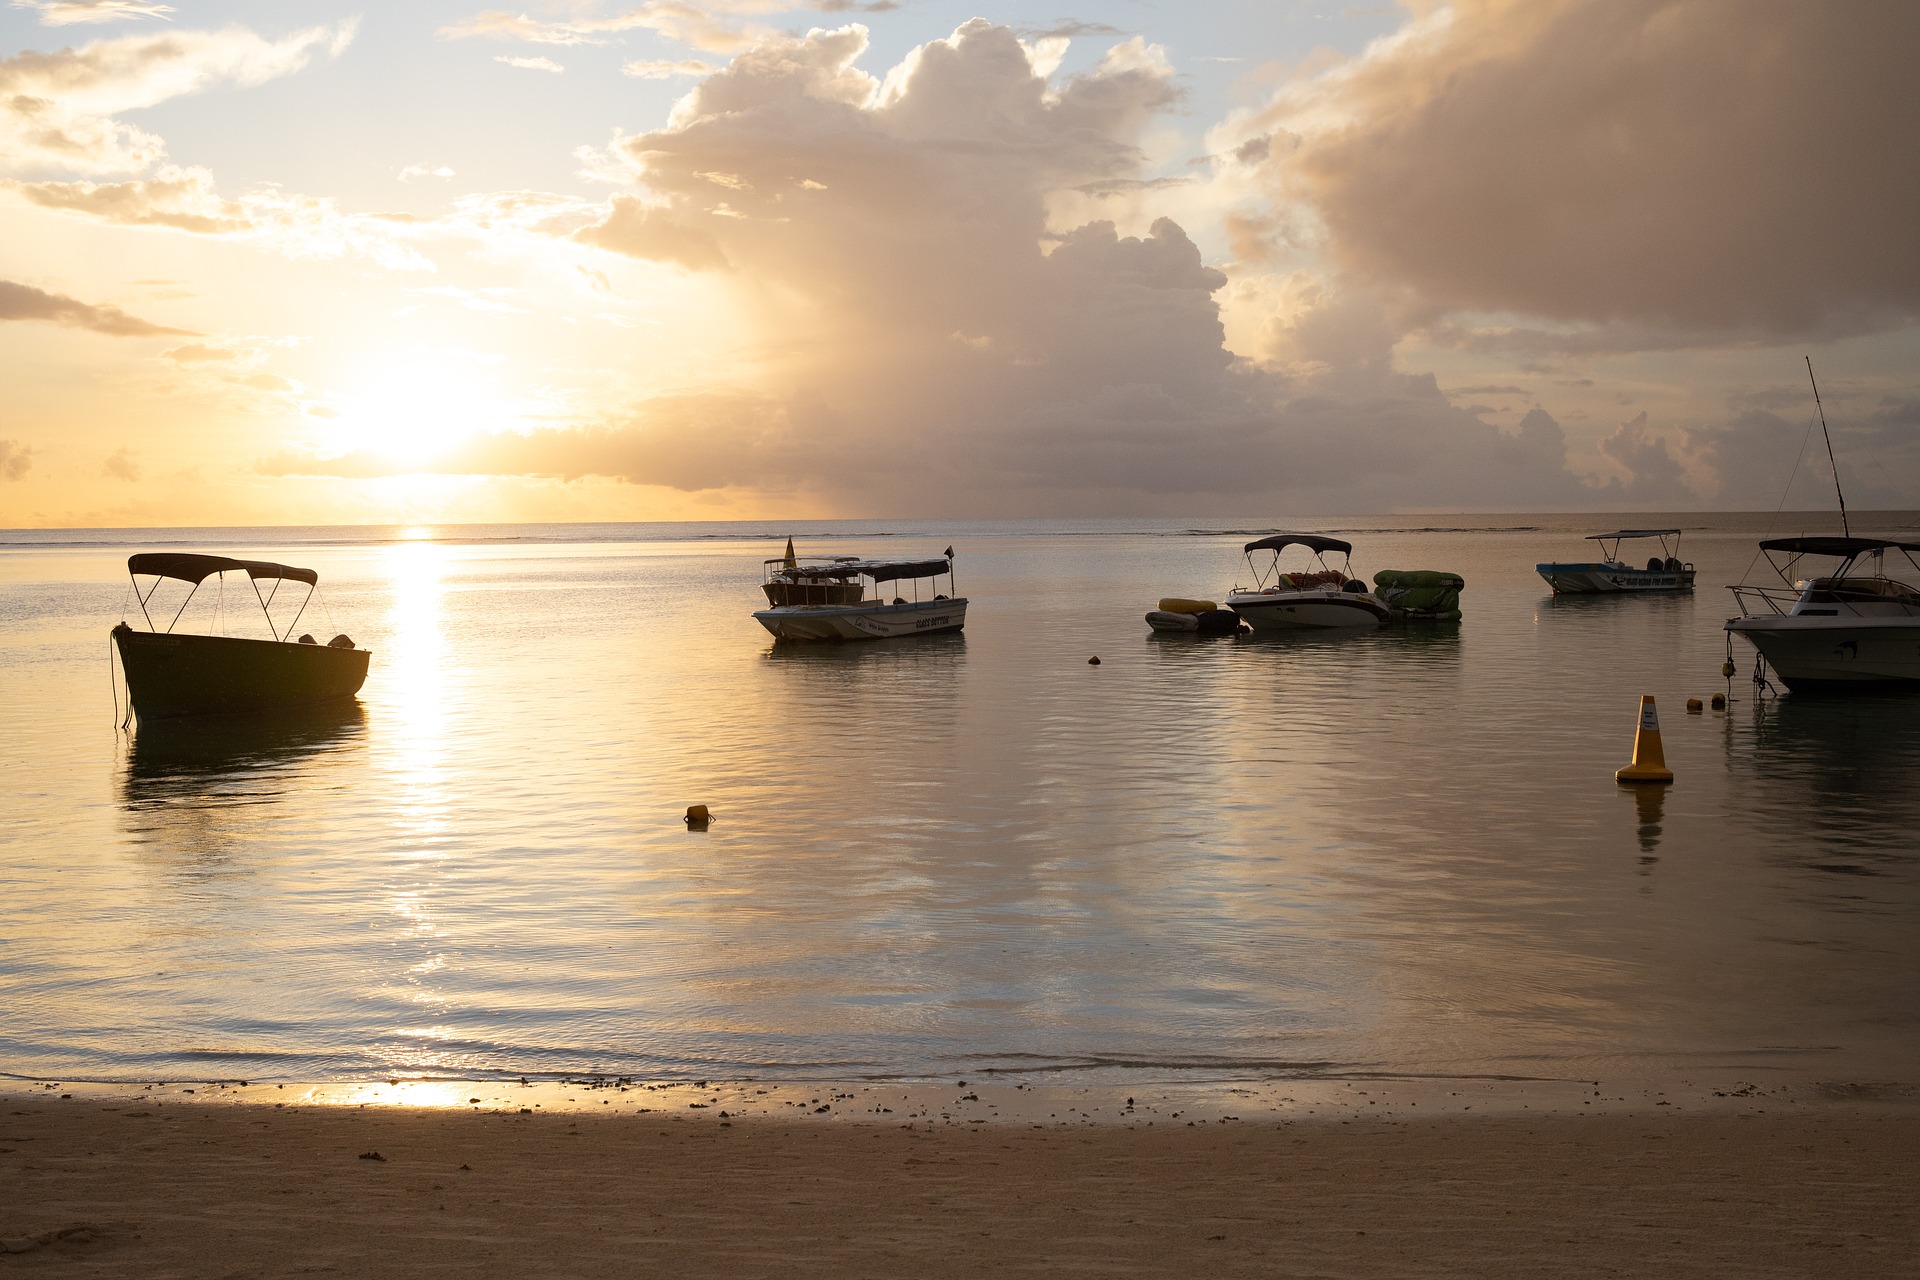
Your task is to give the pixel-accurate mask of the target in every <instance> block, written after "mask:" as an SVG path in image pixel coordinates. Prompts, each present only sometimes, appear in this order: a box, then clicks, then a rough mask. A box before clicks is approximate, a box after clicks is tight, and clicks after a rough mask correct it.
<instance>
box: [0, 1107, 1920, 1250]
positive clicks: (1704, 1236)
mask: <svg viewBox="0 0 1920 1280" xmlns="http://www.w3.org/2000/svg"><path fill="white" fill-rule="evenodd" d="M190 1087H196V1088H197V1086H190ZM529 1087H530V1088H531V1087H532V1086H529ZM975 1087H976V1086H972V1085H970V1087H969V1090H968V1092H973V1091H974V1089H975ZM249 1088H251V1086H249ZM1589 1089H1590V1086H1589ZM948 1091H949V1092H950V1091H951V1086H949V1089H948ZM61 1092H65V1093H74V1090H72V1089H70V1088H66V1089H62V1090H60V1091H57V1092H56V1091H50V1090H42V1091H41V1092H40V1093H39V1094H38V1095H26V1094H22V1093H20V1092H18V1091H15V1092H11V1093H9V1094H8V1095H7V1096H6V1097H5V1098H3V1099H0V1185H5V1186H7V1187H8V1192H9V1193H8V1195H7V1196H6V1197H4V1199H3V1200H0V1270H4V1269H6V1268H9V1267H17V1268H19V1269H20V1270H21V1272H22V1273H25V1272H27V1271H30V1270H35V1269H38V1268H41V1267H48V1268H51V1267H59V1268H61V1269H62V1270H63V1273H66V1274H83V1275H101V1276H108V1275H111V1276H142V1277H146V1276H151V1277H162V1276H187V1275H195V1276H198V1275H218V1276H235V1277H238V1276H256V1275H258V1276H268V1275H271V1276H280V1275H292V1274H298V1273H337V1274H344V1275H354V1276H367V1277H373V1278H375V1280H383V1278H385V1277H389V1276H391V1277H396V1278H397V1277H401V1276H405V1277H409V1278H413V1277H438V1276H481V1275H500V1274H516V1275H530V1276H544V1275H564V1276H603V1275H604V1276H630V1275H633V1274H636V1273H642V1274H650V1273H656V1272H657V1273H660V1274H673V1275H676V1276H688V1277H695V1278H696V1280H697V1278H699V1277H706V1276H714V1277H719V1276H729V1277H731V1276H762V1275H764V1276H774V1275H781V1276H790V1275H819V1276H931V1277H947V1276H952V1277H963V1276H966V1277H971V1276H977V1275H981V1274H984V1273H988V1272H1010V1273H1014V1274H1032V1275H1055V1274H1060V1273H1062V1272H1065V1271H1083V1272H1092V1273H1095V1274H1100V1275H1111V1276H1126V1275H1139V1276H1150V1275H1153V1276H1158V1275H1167V1274H1170V1273H1173V1272H1175V1271H1177V1270H1199V1271H1200V1272H1202V1273H1203V1274H1207V1275H1209V1276H1214V1275H1218V1276H1241V1275H1245V1276H1256V1275H1258V1276H1273V1275H1299V1276H1320V1275H1340V1276H1361V1277H1370V1276H1425V1275H1434V1276H1439V1275H1461V1274H1470V1275H1476V1276H1506V1275H1514V1276H1519V1275H1537V1274H1543V1273H1547V1274H1554V1275H1560V1276H1587V1275H1593V1276H1599V1275H1608V1274H1618V1273H1620V1272H1621V1271H1626V1272H1629V1273H1632V1274H1659V1275H1663V1276H1669V1275H1670V1276H1723V1275H1724V1276H1735V1275H1738V1276H1743V1277H1768V1276H1811V1275H1822V1274H1848V1275H1854V1276H1870V1277H1877V1276H1882V1275H1884V1276H1895V1275H1911V1274H1912V1259H1913V1257H1914V1256H1915V1255H1916V1253H1920V1210H1917V1209H1916V1208H1915V1207H1914V1205H1913V1203H1912V1198H1911V1192H1910V1185H1911V1178H1912V1174H1913V1172H1914V1170H1915V1167H1916V1163H1917V1161H1916V1157H1915V1156H1914V1154H1913V1153H1914V1152H1915V1151H1916V1150H1920V1106H1916V1105H1915V1104H1913V1103H1912V1102H1911V1101H1904V1100H1903V1101H1898V1102H1893V1101H1886V1102H1863V1101H1849V1100H1844V1099H1829V1100H1827V1101H1824V1102H1805V1103H1799V1102H1795V1103H1791V1104H1788V1103H1783V1102H1782V1101H1781V1099H1780V1098H1779V1097H1778V1096H1777V1095H1770V1096H1767V1097H1753V1096H1749V1097H1746V1098H1738V1099H1720V1100H1718V1101H1719V1102H1721V1103H1722V1104H1723V1106H1722V1107H1721V1109H1717V1110H1706V1109H1695V1110H1682V1109H1679V1108H1676V1107H1666V1108H1660V1109H1659V1110H1658V1111H1654V1110H1652V1109H1651V1108H1641V1109H1639V1110H1637V1111H1633V1112H1628V1111H1624V1110H1621V1111H1615V1112H1599V1113H1595V1112H1592V1111H1590V1110H1587V1109H1584V1108H1582V1109H1580V1110H1570V1109H1561V1110H1557V1111H1553V1112H1551V1113H1549V1112H1547V1111H1544V1110H1543V1111H1540V1112H1537V1113H1525V1112H1515V1111H1512V1110H1502V1111H1490V1110H1484V1111H1483V1110H1478V1109H1476V1110H1475V1111H1474V1112H1473V1113H1471V1114H1468V1113H1466V1112H1464V1110H1462V1111H1458V1112H1454V1113H1449V1114H1440V1113H1439V1112H1437V1111H1436V1112H1432V1113H1427V1114H1416V1113H1414V1112H1413V1109H1412V1107H1411V1106H1410V1105H1409V1106H1407V1107H1405V1108H1404V1109H1402V1108H1399V1107H1391V1106H1390V1107H1388V1108H1381V1107H1379V1106H1378V1105H1377V1104H1378V1103H1379V1102H1380V1101H1381V1099H1380V1098H1377V1097H1373V1096H1368V1097H1367V1098H1366V1099H1364V1102H1365V1103H1366V1104H1373V1105H1352V1106H1347V1107H1345V1108H1342V1109H1341V1111H1340V1113H1339V1114H1335V1113H1334V1112H1332V1111H1329V1112H1326V1113H1325V1114H1318V1113H1316V1114H1314V1115H1311V1116H1308V1115H1304V1114H1301V1115H1292V1116H1288V1115H1280V1116H1278V1117H1277V1118H1276V1117H1275V1116H1272V1115H1262V1116H1260V1117H1259V1118H1257V1119H1256V1118H1254V1116H1253V1115H1251V1114H1250V1115H1248V1116H1245V1117H1242V1119H1241V1120H1240V1121H1239V1122H1230V1121H1228V1120H1226V1119H1225V1117H1224V1116H1222V1117H1213V1118H1209V1119H1207V1120H1206V1121H1205V1122H1203V1121H1202V1118H1201V1117H1200V1116H1198V1115H1194V1116H1187V1115H1185V1114H1183V1116H1182V1117H1181V1119H1180V1120H1179V1121H1171V1118H1170V1117H1168V1118H1166V1119H1159V1118H1155V1117H1149V1119H1152V1120H1153V1123H1149V1122H1148V1120H1144V1119H1142V1118H1141V1111H1140V1110H1139V1109H1138V1108H1136V1112H1135V1114H1134V1115H1133V1116H1131V1117H1128V1118H1127V1120H1126V1122H1124V1123H1105V1122H1100V1121H1099V1120H1096V1119H1094V1118H1092V1117H1094V1116H1098V1115H1100V1114H1101V1113H1098V1112H1096V1111H1095V1110H1094V1108H1093V1107H1092V1106H1087V1107H1084V1108H1081V1109H1080V1110H1081V1111H1082V1112H1085V1113H1087V1116H1086V1118H1084V1119H1082V1118H1080V1117H1076V1119H1075V1120H1074V1121H1066V1120H1059V1119H1057V1118H1056V1120H1055V1121H1054V1122H1052V1123H1047V1122H1043V1121H1034V1120H1030V1119H1029V1120H1027V1121H1025V1122H1024V1123H1021V1122H1014V1121H1013V1118H1012V1117H1010V1116H1003V1117H1002V1122H1001V1123H979V1122H977V1121H978V1120H979V1119H980V1118H979V1117H967V1118H963V1117H961V1116H960V1115H958V1114H956V1113H955V1112H954V1111H953V1110H952V1109H951V1108H950V1109H949V1112H948V1115H949V1116H950V1117H951V1118H950V1119H949V1120H947V1121H942V1120H941V1118H940V1116H939V1113H937V1112H935V1113H931V1114H930V1115H929V1116H925V1117H920V1116H915V1117H912V1118H908V1119H903V1118H901V1116H900V1113H899V1112H898V1111H897V1110H896V1111H895V1112H894V1113H893V1114H891V1115H888V1114H884V1113H882V1114H881V1115H879V1116H873V1115H861V1114H857V1113H854V1112H853V1111H852V1110H851V1109H846V1110H843V1109H842V1108H841V1107H836V1110H835V1111H833V1112H830V1113H827V1115H829V1116H835V1117H842V1118H841V1119H840V1120H839V1121H838V1122H833V1123H819V1122H817V1121H818V1120H822V1119H826V1118H827V1117H826V1116H819V1117H816V1116H815V1115H814V1114H813V1113H812V1112H811V1111H810V1110H809V1111H807V1112H806V1113H804V1114H800V1113H798V1111H797V1108H795V1107H793V1106H787V1107H785V1108H783V1110H784V1111H785V1114H784V1115H782V1114H777V1113H775V1110H774V1109H773V1108H768V1109H767V1110H765V1111H762V1112H757V1113H750V1114H742V1115H739V1116H735V1115H733V1114H731V1112H730V1114H729V1117H728V1119H727V1120H724V1121H723V1120H720V1119H719V1117H718V1114H717V1112H718V1108H713V1107H710V1106H709V1107H705V1108H702V1109H699V1110H694V1109H691V1105H690V1104H688V1103H685V1102H682V1103H681V1105H680V1106H679V1107H678V1109H677V1110H673V1111H671V1112H669V1111H666V1110H664V1109H654V1110H650V1111H649V1112H646V1113H640V1112H638V1111H621V1112H617V1113H616V1112H615V1110H614V1109H613V1107H612V1106H611V1105H607V1106H602V1107H579V1108H574V1109H571V1110H555V1111H551V1112H549V1111H547V1110H545V1109H544V1108H540V1109H535V1108H532V1107H529V1108H527V1109H526V1110H525V1111H524V1112H523V1111H521V1110H520V1109H518V1108H514V1109H507V1108H504V1107H501V1108H495V1109H488V1110H480V1111H474V1110H470V1109H468V1108H467V1107H465V1106H462V1107H458V1108H455V1107H433V1106H398V1105H376V1104H371V1103H363V1104H359V1105H341V1104H338V1103H316V1102H304V1103H303V1102H296V1103H293V1104H291V1105H289V1104H285V1103H282V1104H280V1105H277V1106H276V1105H273V1104H270V1103H263V1102H260V1101H255V1100H249V1099H244V1098H239V1099H236V1098H234V1097H232V1096H228V1097H226V1098H224V1099H220V1100H218V1101H215V1100H214V1099H213V1098H210V1097H209V1098H207V1101H202V1099H203V1097H205V1095H202V1094H200V1093H198V1092H196V1093H194V1094H192V1095H185V1094H178V1093H172V1094H160V1095H158V1096H156V1094H155V1093H153V1092H149V1091H147V1090H144V1089H142V1090H138V1091H137V1092H136V1094H135V1095H132V1096H123V1097H121V1098H119V1099H110V1098H107V1097H98V1096H85V1097H83V1096H79V1095H78V1094H75V1096H72V1097H67V1098H62V1097H61V1096H60V1093H61ZM229 1092H230V1093H231V1092H233V1091H229ZM274 1092H281V1093H284V1092H286V1091H284V1090H274ZM642 1092H643V1093H644V1092H645V1090H644V1089H643V1090H642ZM660 1092H662V1091H661V1090H659V1089H657V1088H656V1089H655V1090H654V1091H653V1094H654V1096H655V1098H656V1100H657V1095H658V1094H659V1093H660ZM668 1092H670V1093H673V1094H675V1095H678V1096H676V1101H679V1097H680V1096H684V1095H680V1090H679V1089H675V1090H670V1091H668ZM1370 1095H1371V1091H1370ZM469 1096H474V1095H471V1094H470V1095H469ZM708 1096H712V1090H711V1089H710V1090H709V1095H708ZM756 1096H757V1095H756ZM768 1096H771V1095H768ZM807 1096H808V1097H822V1098H826V1097H828V1096H829V1094H828V1093H827V1092H809V1093H808V1095H807ZM1136 1098H1137V1099H1138V1100H1139V1101H1140V1102H1142V1103H1144V1102H1146V1099H1145V1098H1141V1097H1140V1096H1139V1094H1136ZM782 1101H784V1102H794V1101H796V1099H791V1098H785V1099H782ZM846 1101H847V1100H845V1099H842V1100H841V1102H842V1104H843V1105H844V1104H845V1102H846ZM1055 1101H1057V1100H1055ZM1353 1101H1354V1102H1355V1103H1356V1104H1359V1103H1361V1102H1362V1100H1361V1099H1359V1098H1355V1099H1354V1100H1353ZM1405 1101H1406V1102H1407V1103H1409V1104H1410V1103H1411V1102H1413V1101H1417V1099H1412V1098H1407V1099H1405ZM208 1102H214V1104H213V1105H208ZM609 1102H610V1100H609ZM985 1103H986V1095H984V1094H982V1095H981V1102H980V1104H971V1103H970V1104H968V1105H969V1106H973V1105H980V1106H982V1107H984V1105H985ZM1462 1105H1463V1106H1464V1105H1465V1104H1462ZM1476 1105H1477V1104H1476ZM1243 1109H1246V1110H1249V1111H1251V1109H1250V1108H1243ZM1189 1120H1191V1123H1188V1121H1189ZM929 1121H931V1123H929ZM970 1121H975V1122H970ZM1036 1126H1037V1127H1036Z"/></svg>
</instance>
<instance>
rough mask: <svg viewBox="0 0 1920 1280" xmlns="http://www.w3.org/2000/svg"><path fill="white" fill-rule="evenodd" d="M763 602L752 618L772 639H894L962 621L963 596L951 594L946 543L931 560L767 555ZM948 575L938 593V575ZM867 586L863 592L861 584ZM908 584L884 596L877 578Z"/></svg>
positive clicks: (953, 628)
mask: <svg viewBox="0 0 1920 1280" xmlns="http://www.w3.org/2000/svg"><path fill="white" fill-rule="evenodd" d="M764 568H765V571H766V581H765V582H764V583H762V584H761V589H762V590H763V591H765V592H766V596H767V604H768V606H769V607H767V608H765V609H762V610H760V611H759V612H758V613H756V614H754V615H753V617H754V620H755V621H756V622H758V623H759V624H760V625H761V626H763V627H765V628H766V629H767V631H768V632H769V633H770V634H771V635H772V636H773V638H774V639H775V640H895V639H899V638H901V637H904V636H926V635H939V634H942V633H946V632H953V631H959V630H960V629H961V628H963V627H965V626H966V624H967V601H966V598H965V597H963V596H960V595H957V594H955V592H954V589H953V587H954V583H953V548H952V547H948V548H947V550H946V553H945V554H944V555H943V556H941V557H940V558H938V559H934V560H906V561H879V560H862V559H860V558H858V557H856V556H836V557H830V558H823V557H815V556H810V557H807V558H805V559H802V558H800V557H798V556H795V555H794V554H793V543H792V541H791V540H789V541H788V543H787V554H786V555H784V556H777V557H775V558H774V559H771V560H768V561H766V563H765V565H764ZM943 576H944V577H945V578H946V579H947V586H948V589H947V591H946V592H945V593H941V592H940V591H939V590H938V588H939V585H940V584H939V579H940V578H941V577H943ZM862 579H865V580H866V582H871V583H872V584H873V594H872V595H869V594H868V593H867V588H866V582H863V581H862ZM928 581H931V583H932V587H931V593H932V594H931V598H928V599H922V598H921V594H922V591H921V584H922V583H924V582H928ZM903 583H904V584H911V589H912V591H913V593H914V598H913V599H911V600H909V599H907V598H906V597H905V596H903V595H896V596H894V597H892V598H891V599H889V598H888V597H887V595H886V594H885V593H884V592H882V591H881V590H880V587H881V585H882V584H892V585H893V586H894V588H895V589H896V590H904V589H906V588H904V587H902V586H901V585H900V584H903Z"/></svg>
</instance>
